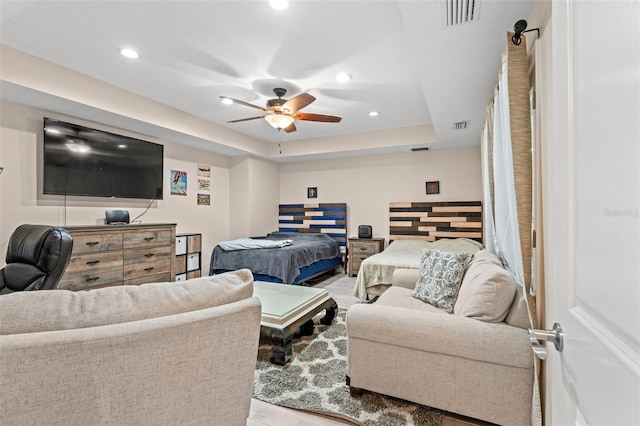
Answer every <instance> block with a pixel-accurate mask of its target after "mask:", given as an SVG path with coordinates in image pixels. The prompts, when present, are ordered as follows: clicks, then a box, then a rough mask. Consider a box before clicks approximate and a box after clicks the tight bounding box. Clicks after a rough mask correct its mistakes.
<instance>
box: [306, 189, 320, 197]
mask: <svg viewBox="0 0 640 426" xmlns="http://www.w3.org/2000/svg"><path fill="white" fill-rule="evenodd" d="M307 198H318V188H317V187H313V188H307Z"/></svg>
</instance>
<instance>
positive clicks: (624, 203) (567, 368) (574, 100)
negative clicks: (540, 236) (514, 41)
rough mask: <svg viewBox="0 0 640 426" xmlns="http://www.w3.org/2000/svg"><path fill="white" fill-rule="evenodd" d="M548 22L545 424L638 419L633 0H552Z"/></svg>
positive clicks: (639, 176)
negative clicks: (551, 340) (557, 340)
mask: <svg viewBox="0 0 640 426" xmlns="http://www.w3.org/2000/svg"><path fill="white" fill-rule="evenodd" d="M551 30H552V31H551V34H552V43H551V45H552V64H551V73H552V78H551V83H552V85H551V89H550V94H551V103H552V108H551V109H552V113H551V117H550V120H551V122H552V123H551V134H550V137H549V138H548V139H547V140H546V141H545V140H543V147H542V149H543V179H544V182H543V209H544V213H543V215H544V227H545V230H544V235H545V286H546V287H545V288H546V295H547V304H546V318H545V320H546V323H547V328H551V325H552V324H553V323H554V322H559V323H560V324H561V326H562V328H563V329H564V350H563V351H562V352H557V351H556V350H555V349H554V348H553V345H550V344H547V351H548V361H547V367H546V375H547V376H546V377H547V387H546V392H547V395H546V407H547V412H546V415H545V418H546V423H547V424H548V425H574V424H577V425H583V424H590V425H640V249H639V246H640V225H639V223H640V1H639V0H606V1H605V0H600V1H593V0H573V1H572V0H569V1H562V2H561V1H554V2H553V6H552V25H551ZM547 90H549V88H547Z"/></svg>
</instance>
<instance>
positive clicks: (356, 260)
mask: <svg viewBox="0 0 640 426" xmlns="http://www.w3.org/2000/svg"><path fill="white" fill-rule="evenodd" d="M382 250H384V238H349V276H350V277H355V276H356V275H358V271H359V270H360V264H361V263H362V261H363V260H365V259H366V258H367V257H369V256H372V255H374V254H376V253H380V252H381V251H382Z"/></svg>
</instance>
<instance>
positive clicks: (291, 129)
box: [282, 123, 297, 133]
mask: <svg viewBox="0 0 640 426" xmlns="http://www.w3.org/2000/svg"><path fill="white" fill-rule="evenodd" d="M282 130H284V131H285V132H287V133H291V132H295V131H296V130H297V129H296V125H295V124H293V123H291V124H289V125H288V126H287V127H285V128H284V129H282Z"/></svg>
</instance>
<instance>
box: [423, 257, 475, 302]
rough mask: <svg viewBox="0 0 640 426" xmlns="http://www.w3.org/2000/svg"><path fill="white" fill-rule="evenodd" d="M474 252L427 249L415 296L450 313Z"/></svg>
mask: <svg viewBox="0 0 640 426" xmlns="http://www.w3.org/2000/svg"><path fill="white" fill-rule="evenodd" d="M472 257H473V254H472V253H460V252H455V251H440V250H429V249H425V250H424V251H423V252H422V259H421V261H420V279H419V280H418V283H417V284H416V289H415V292H414V293H413V296H414V297H415V298H417V299H420V300H422V301H423V302H427V303H429V304H431V305H433V306H435V307H436V308H439V309H442V310H443V311H445V312H448V313H450V314H452V313H453V306H454V305H455V303H456V298H457V297H458V290H459V289H460V283H461V282H462V277H463V276H464V271H465V270H466V268H467V265H468V264H469V262H470V261H471V258H472Z"/></svg>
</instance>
